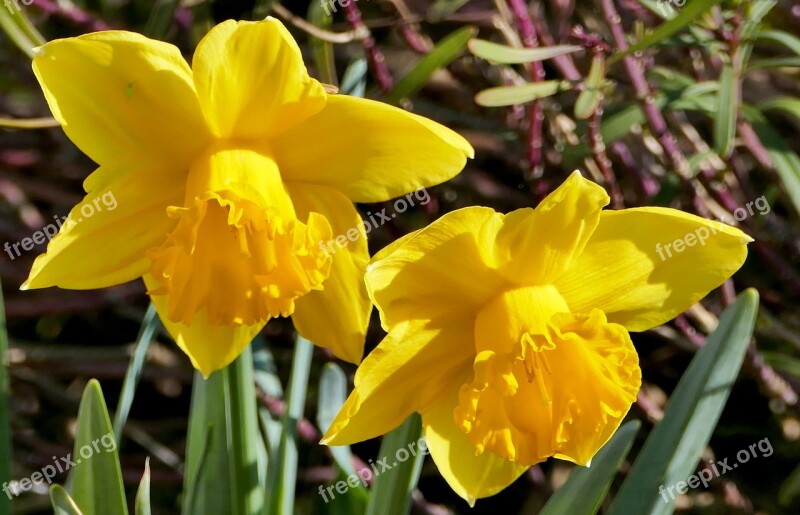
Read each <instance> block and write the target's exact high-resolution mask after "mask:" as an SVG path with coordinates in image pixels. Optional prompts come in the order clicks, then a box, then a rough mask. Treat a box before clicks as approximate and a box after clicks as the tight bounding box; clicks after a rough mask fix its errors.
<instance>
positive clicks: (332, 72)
mask: <svg viewBox="0 0 800 515" xmlns="http://www.w3.org/2000/svg"><path fill="white" fill-rule="evenodd" d="M308 21H310V22H311V23H313V24H314V25H316V26H317V27H319V28H321V29H329V28H330V26H331V25H332V24H333V17H332V16H331V14H330V13H328V12H327V11H326V10H325V8H324V4H323V3H321V2H311V4H310V5H309V6H308ZM308 43H309V46H310V47H311V55H312V56H313V59H314V65H315V66H316V68H317V71H318V73H319V78H320V80H321V81H322V82H324V83H326V84H331V85H333V86H336V85H338V84H339V80H338V78H337V77H336V61H335V60H334V58H333V57H334V56H333V45H332V44H331V43H329V42H327V41H322V40H321V39H319V38H315V37H313V36H312V37H310V38H309V40H308Z"/></svg>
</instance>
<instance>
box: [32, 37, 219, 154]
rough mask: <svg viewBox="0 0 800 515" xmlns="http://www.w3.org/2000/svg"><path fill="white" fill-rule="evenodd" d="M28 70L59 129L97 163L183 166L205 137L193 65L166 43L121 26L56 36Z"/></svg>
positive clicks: (206, 137)
mask: <svg viewBox="0 0 800 515" xmlns="http://www.w3.org/2000/svg"><path fill="white" fill-rule="evenodd" d="M33 71H34V73H35V74H36V78H37V79H39V83H40V84H41V86H42V90H43V91H44V95H45V98H46V99H47V103H48V105H49V106H50V110H51V111H52V112H53V116H55V118H56V120H58V121H59V123H61V125H62V127H63V129H64V132H66V133H67V136H69V138H70V139H71V140H72V141H73V142H74V143H75V144H76V145H77V146H78V148H80V149H81V150H82V151H83V152H84V153H85V154H86V155H88V156H89V157H90V158H92V159H93V160H94V161H95V162H96V163H98V164H101V165H109V164H113V163H120V162H126V161H128V162H132V161H133V160H135V161H136V162H138V163H140V164H141V163H142V162H143V161H148V162H158V163H172V164H173V165H174V166H171V167H170V169H171V170H182V169H185V168H186V167H187V166H188V162H189V159H190V158H191V156H192V155H193V154H194V153H195V152H197V151H198V150H199V149H200V148H202V146H203V145H204V144H205V143H206V141H207V139H208V132H207V130H206V128H205V123H204V121H203V117H202V113H201V112H200V105H199V103H198V101H197V94H196V93H195V90H194V84H193V82H192V72H191V70H190V69H189V65H188V64H187V63H186V61H185V60H184V59H183V57H182V56H181V53H180V51H179V50H178V49H177V48H176V47H175V46H173V45H170V44H168V43H163V42H160V41H155V40H152V39H148V38H146V37H144V36H141V35H139V34H134V33H132V32H124V31H107V32H96V33H92V34H87V35H85V36H80V37H77V38H67V39H58V40H55V41H51V42H50V43H47V44H46V45H44V46H43V47H42V48H41V50H40V51H39V53H38V54H37V56H36V57H35V58H34V60H33ZM167 143H168V144H167Z"/></svg>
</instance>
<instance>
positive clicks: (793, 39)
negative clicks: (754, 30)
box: [756, 29, 800, 56]
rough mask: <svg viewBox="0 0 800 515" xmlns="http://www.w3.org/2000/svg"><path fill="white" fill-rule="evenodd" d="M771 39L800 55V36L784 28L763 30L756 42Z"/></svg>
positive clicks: (770, 40)
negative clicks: (785, 30) (783, 29)
mask: <svg viewBox="0 0 800 515" xmlns="http://www.w3.org/2000/svg"><path fill="white" fill-rule="evenodd" d="M763 41H769V42H772V43H778V44H780V45H783V46H785V47H786V48H788V49H789V50H791V51H792V52H794V53H795V54H797V55H798V56H800V37H797V36H795V35H794V34H790V33H788V32H784V31H782V30H771V29H770V30H762V31H759V33H758V35H757V36H756V42H763Z"/></svg>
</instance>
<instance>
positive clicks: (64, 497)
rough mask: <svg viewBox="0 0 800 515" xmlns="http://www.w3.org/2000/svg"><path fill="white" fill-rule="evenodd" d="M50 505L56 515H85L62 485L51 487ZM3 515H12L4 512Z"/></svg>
mask: <svg viewBox="0 0 800 515" xmlns="http://www.w3.org/2000/svg"><path fill="white" fill-rule="evenodd" d="M50 504H52V505H53V513H54V514H55V515H83V513H82V512H81V509H80V508H78V505H77V504H75V500H74V499H73V498H72V497H70V496H69V494H68V493H67V491H66V490H64V487H62V486H61V485H51V486H50ZM3 513H11V511H10V510H9V511H4V512H3Z"/></svg>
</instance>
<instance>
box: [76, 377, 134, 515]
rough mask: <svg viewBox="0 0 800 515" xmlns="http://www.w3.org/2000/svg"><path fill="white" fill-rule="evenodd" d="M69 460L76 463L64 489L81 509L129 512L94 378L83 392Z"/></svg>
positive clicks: (114, 445)
mask: <svg viewBox="0 0 800 515" xmlns="http://www.w3.org/2000/svg"><path fill="white" fill-rule="evenodd" d="M71 459H72V461H73V462H74V463H75V465H74V467H73V468H72V472H71V474H70V478H69V481H68V482H67V485H68V486H67V490H68V491H69V493H70V494H71V495H72V498H73V499H74V500H75V503H76V504H77V505H78V506H79V507H80V509H81V511H83V512H84V513H86V515H95V514H96V515H104V514H106V513H113V514H118V513H124V514H127V513H128V505H127V502H126V500H125V487H124V485H123V483H122V471H121V469H120V465H119V453H118V449H117V441H116V440H115V439H114V432H113V431H112V429H111V420H110V419H109V417H108V410H107V409H106V401H105V399H104V398H103V390H102V389H101V388H100V383H98V382H97V380H96V379H92V380H91V381H89V383H88V384H87V385H86V389H84V391H83V397H82V398H81V404H80V407H79V408H78V423H77V429H76V430H75V448H74V449H73V451H72V455H71Z"/></svg>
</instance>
